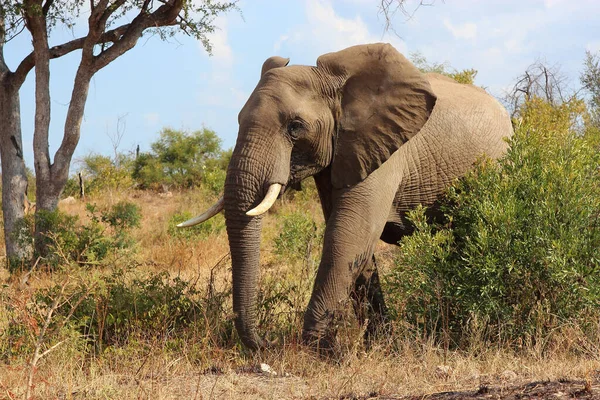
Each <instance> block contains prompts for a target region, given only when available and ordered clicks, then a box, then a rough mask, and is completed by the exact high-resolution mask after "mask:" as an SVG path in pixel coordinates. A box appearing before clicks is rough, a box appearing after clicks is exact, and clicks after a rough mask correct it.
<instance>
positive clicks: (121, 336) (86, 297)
mask: <svg viewBox="0 0 600 400" xmlns="http://www.w3.org/2000/svg"><path fill="white" fill-rule="evenodd" d="M230 292H231V289H230V287H229V286H227V287H226V288H224V289H223V290H217V289H216V288H215V287H214V281H213V280H212V279H211V280H210V281H209V282H208V286H207V288H206V291H204V290H199V289H198V288H197V287H196V282H189V281H186V280H183V279H181V278H179V277H170V276H169V274H168V272H160V273H149V274H141V273H136V272H130V273H128V272H125V271H124V270H115V271H113V272H111V273H110V274H94V275H92V276H88V277H87V278H86V279H85V280H83V281H81V282H80V283H79V284H78V285H70V286H69V288H68V291H66V292H65V291H64V289H63V288H62V287H61V286H60V285H55V286H52V287H49V288H47V289H42V290H39V291H38V292H36V294H35V300H34V303H35V305H36V307H37V308H38V309H48V307H49V306H50V305H51V304H52V303H53V302H54V300H55V299H56V298H57V296H61V295H62V296H64V297H66V298H68V299H69V301H68V302H64V303H61V304H62V305H61V306H60V307H59V308H58V309H57V311H56V313H55V314H56V316H55V317H54V320H55V321H56V322H57V323H60V321H61V320H63V321H64V320H66V319H68V320H69V321H68V325H69V326H70V327H71V328H72V329H76V330H77V331H78V332H79V334H80V335H83V338H84V339H85V340H86V341H87V342H88V343H89V344H92V345H93V347H92V348H96V349H100V350H103V349H106V348H107V347H108V346H123V345H126V344H130V343H131V342H132V341H135V340H136V339H150V338H158V339H159V340H160V341H163V342H167V341H172V340H174V341H175V342H176V339H177V338H182V337H185V336H187V335H193V336H194V337H195V338H196V339H200V340H211V341H214V342H213V343H210V344H212V345H215V344H216V345H218V344H222V343H225V342H227V343H229V345H231V340H232V337H233V330H234V328H233V321H232V319H231V318H227V316H226V312H227V311H226V310H228V308H229V307H230V305H229V304H228V303H227V301H228V299H229V298H230V294H231V293H230ZM61 293H62V294H61ZM73 305H77V306H76V307H73ZM11 335H12V337H13V339H12V340H15V339H17V338H18V337H19V335H21V331H14V332H13V333H11Z"/></svg>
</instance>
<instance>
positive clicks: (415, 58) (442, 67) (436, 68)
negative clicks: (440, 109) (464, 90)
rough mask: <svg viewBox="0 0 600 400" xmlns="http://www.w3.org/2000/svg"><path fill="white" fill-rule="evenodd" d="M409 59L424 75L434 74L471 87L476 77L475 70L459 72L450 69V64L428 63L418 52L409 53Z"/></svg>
mask: <svg viewBox="0 0 600 400" xmlns="http://www.w3.org/2000/svg"><path fill="white" fill-rule="evenodd" d="M409 58H410V61H412V63H413V64H414V65H415V67H417V69H418V70H419V71H421V72H424V73H430V72H434V73H436V74H441V75H445V76H447V77H449V78H452V79H454V80H455V81H456V82H458V83H465V84H470V85H472V84H474V82H475V77H476V76H477V70H476V69H473V68H470V69H463V70H462V71H459V70H457V69H455V68H453V67H451V66H450V64H448V62H444V63H436V62H434V63H430V62H428V61H427V59H426V58H425V56H423V54H421V53H420V52H418V51H417V52H414V53H411V54H410V56H409Z"/></svg>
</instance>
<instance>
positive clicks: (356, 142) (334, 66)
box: [317, 43, 436, 188]
mask: <svg viewBox="0 0 600 400" xmlns="http://www.w3.org/2000/svg"><path fill="white" fill-rule="evenodd" d="M317 68H318V69H321V70H323V71H324V72H325V73H326V74H329V75H332V76H333V78H334V79H335V80H337V81H339V82H341V87H340V91H339V96H340V99H339V104H340V108H339V110H338V112H339V115H338V116H337V118H338V126H337V137H336V139H335V142H334V146H335V150H334V151H335V153H334V158H333V162H332V167H331V180H332V184H333V186H334V187H336V188H341V187H349V186H352V185H355V184H357V183H358V182H360V181H362V180H363V179H365V178H366V177H367V176H368V175H369V174H370V173H371V172H373V171H374V170H376V169H377V168H378V167H379V166H380V165H381V164H383V163H384V162H385V161H386V160H387V159H388V158H389V157H390V156H391V155H392V154H393V153H394V152H395V151H396V150H398V149H399V148H400V146H402V144H404V143H405V142H406V141H407V140H409V139H410V138H411V137H413V136H414V135H416V134H417V133H418V132H419V131H420V130H421V128H422V127H423V125H424V124H425V122H427V119H428V118H429V115H430V114H431V111H432V110H433V107H434V105H435V102H436V96H435V94H434V93H433V91H432V89H431V86H430V85H429V82H428V81H427V79H426V78H425V75H424V74H423V73H421V72H420V71H419V70H417V69H416V68H415V67H414V66H413V65H412V64H411V63H410V62H409V61H408V60H407V59H406V58H405V57H404V56H402V55H401V54H400V53H399V52H398V51H396V49H394V48H393V47H392V46H391V45H389V44H383V43H378V44H370V45H360V46H354V47H350V48H347V49H345V50H342V51H338V52H336V53H328V54H324V55H322V56H321V57H319V59H318V60H317Z"/></svg>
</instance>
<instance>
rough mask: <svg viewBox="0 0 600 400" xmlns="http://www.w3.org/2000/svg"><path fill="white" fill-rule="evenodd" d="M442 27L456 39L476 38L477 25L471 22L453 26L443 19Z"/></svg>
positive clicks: (446, 19)
mask: <svg viewBox="0 0 600 400" xmlns="http://www.w3.org/2000/svg"><path fill="white" fill-rule="evenodd" d="M444 26H445V27H446V29H448V30H449V31H450V33H452V36H454V37H455V38H456V39H475V38H476V37H477V25H476V24H474V23H473V22H466V23H464V24H459V25H453V24H452V23H451V22H450V20H449V19H448V18H444Z"/></svg>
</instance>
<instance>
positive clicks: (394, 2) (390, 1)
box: [379, 0, 443, 31]
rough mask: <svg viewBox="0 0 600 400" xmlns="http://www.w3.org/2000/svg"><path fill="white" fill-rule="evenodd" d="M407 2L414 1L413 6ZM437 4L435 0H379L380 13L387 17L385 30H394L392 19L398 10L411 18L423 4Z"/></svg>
mask: <svg viewBox="0 0 600 400" xmlns="http://www.w3.org/2000/svg"><path fill="white" fill-rule="evenodd" d="M442 1H443V0H442ZM407 3H413V4H412V6H409V7H408V8H407ZM434 4H435V0H415V1H412V2H411V1H408V0H380V1H379V13H380V14H382V15H383V18H384V19H385V30H386V31H388V30H390V29H392V30H393V28H392V26H393V23H392V19H393V18H394V15H396V13H397V12H398V11H400V12H402V14H403V15H404V16H405V17H406V18H407V19H411V18H412V17H413V16H414V15H415V13H416V12H417V10H418V9H419V8H421V7H423V6H432V5H434Z"/></svg>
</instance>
